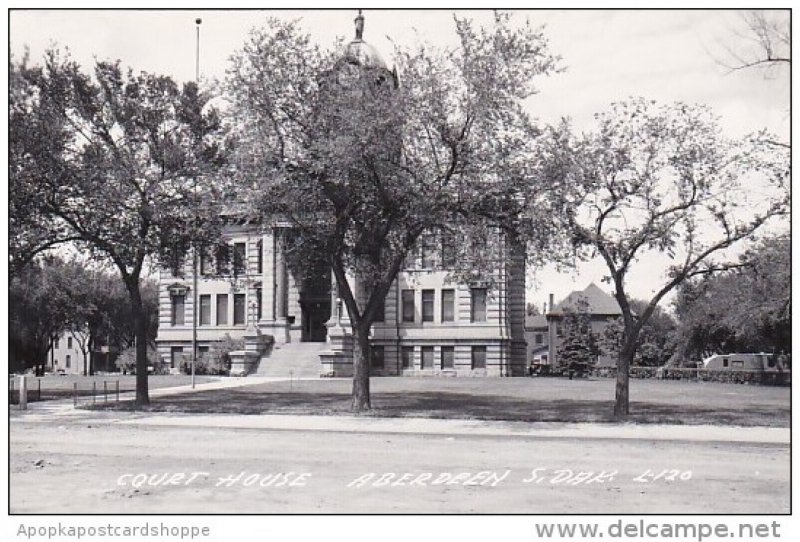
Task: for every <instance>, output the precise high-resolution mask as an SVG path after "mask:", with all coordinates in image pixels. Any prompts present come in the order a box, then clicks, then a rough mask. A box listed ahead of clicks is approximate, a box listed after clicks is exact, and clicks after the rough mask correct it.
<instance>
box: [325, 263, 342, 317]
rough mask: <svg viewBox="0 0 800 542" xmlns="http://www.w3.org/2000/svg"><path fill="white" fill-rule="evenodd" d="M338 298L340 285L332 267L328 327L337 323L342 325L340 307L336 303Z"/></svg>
mask: <svg viewBox="0 0 800 542" xmlns="http://www.w3.org/2000/svg"><path fill="white" fill-rule="evenodd" d="M337 299H339V285H338V283H337V282H336V275H335V274H334V272H333V269H331V314H330V317H329V318H328V323H327V324H326V325H327V326H328V329H330V328H332V327H334V326H336V325H341V322H339V308H338V307H337V303H336V301H337Z"/></svg>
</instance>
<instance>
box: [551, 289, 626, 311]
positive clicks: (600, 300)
mask: <svg viewBox="0 0 800 542" xmlns="http://www.w3.org/2000/svg"><path fill="white" fill-rule="evenodd" d="M581 300H583V301H585V302H586V304H587V305H588V306H587V311H588V312H589V314H606V315H613V316H617V315H621V314H622V310H621V309H620V308H619V303H617V300H616V299H614V298H613V297H612V296H611V295H609V294H607V293H606V292H604V291H603V290H601V289H600V287H599V286H597V285H596V284H595V283H594V282H593V283H591V284H590V285H589V286H587V287H586V289H585V290H582V291H581V290H576V291H574V292H572V293H571V294H569V295H568V296H567V297H566V298H564V300H563V301H561V303H559V304H558V305H556V307H555V309H554V310H553V311H551V312H550V314H564V310H565V309H573V310H574V309H577V308H578V307H579V304H580V303H579V302H580V301H581Z"/></svg>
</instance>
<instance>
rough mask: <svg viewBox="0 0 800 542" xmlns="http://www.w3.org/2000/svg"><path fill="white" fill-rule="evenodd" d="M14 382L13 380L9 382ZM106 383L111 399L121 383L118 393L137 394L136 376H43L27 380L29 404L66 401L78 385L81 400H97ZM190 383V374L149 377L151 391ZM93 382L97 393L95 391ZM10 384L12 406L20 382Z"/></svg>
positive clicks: (200, 379) (201, 378) (199, 379)
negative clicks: (95, 398) (94, 397)
mask: <svg viewBox="0 0 800 542" xmlns="http://www.w3.org/2000/svg"><path fill="white" fill-rule="evenodd" d="M195 378H196V382H197V383H202V382H210V381H212V380H217V379H218V378H219V377H209V376H196V377H195ZM9 381H11V379H9ZM103 382H105V383H106V390H107V392H108V394H109V396H113V395H115V394H116V391H117V382H119V392H120V393H123V392H126V391H134V390H135V389H136V376H134V375H121V374H108V375H95V376H81V375H47V376H42V377H33V376H30V377H28V401H48V400H53V399H64V398H67V397H72V395H73V393H74V386H75V384H77V385H78V388H77V392H78V395H79V396H80V397H91V396H92V393H94V394H95V395H96V396H97V397H98V398H102V396H103ZM190 382H191V376H189V375H151V376H150V377H148V385H149V388H150V389H151V390H154V389H157V388H171V387H174V386H183V385H186V384H189V383H190ZM92 383H94V385H95V388H94V391H93V389H92ZM11 386H12V384H11V382H9V396H10V403H12V404H16V403H17V402H18V400H19V399H18V397H19V389H18V387H19V379H18V378H16V377H15V378H14V379H13V390H12V388H11Z"/></svg>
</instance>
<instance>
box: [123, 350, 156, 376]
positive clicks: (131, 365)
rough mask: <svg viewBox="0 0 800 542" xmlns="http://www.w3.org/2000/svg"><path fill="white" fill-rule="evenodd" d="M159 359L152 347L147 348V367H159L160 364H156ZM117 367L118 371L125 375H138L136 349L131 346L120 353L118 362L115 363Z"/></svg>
mask: <svg viewBox="0 0 800 542" xmlns="http://www.w3.org/2000/svg"><path fill="white" fill-rule="evenodd" d="M156 359H157V356H156V351H155V349H153V348H152V347H151V346H150V345H148V346H147V365H148V366H149V367H153V366H155V367H158V364H156V363H155V360H156ZM114 364H115V365H116V366H117V369H119V370H120V372H122V373H125V374H136V347H135V346H130V347H128V348H126V349H125V350H123V351H122V352H120V354H119V356H117V360H116V361H115V362H114Z"/></svg>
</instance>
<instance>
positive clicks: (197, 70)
mask: <svg viewBox="0 0 800 542" xmlns="http://www.w3.org/2000/svg"><path fill="white" fill-rule="evenodd" d="M202 22H203V19H200V18H197V19H195V20H194V23H195V25H196V28H197V46H196V48H195V63H194V82H195V84H196V85H197V87H198V88H197V91H198V93H197V94H198V97H199V95H200V24H201V23H202ZM194 182H195V187H194V188H195V190H194V191H195V196H196V195H197V177H195V179H194ZM197 271H198V269H197V243H195V244H194V247H193V250H192V286H193V287H192V389H194V387H195V378H194V372H195V362H196V360H197V310H198V306H197V303H198V301H197V283H198V281H197Z"/></svg>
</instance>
